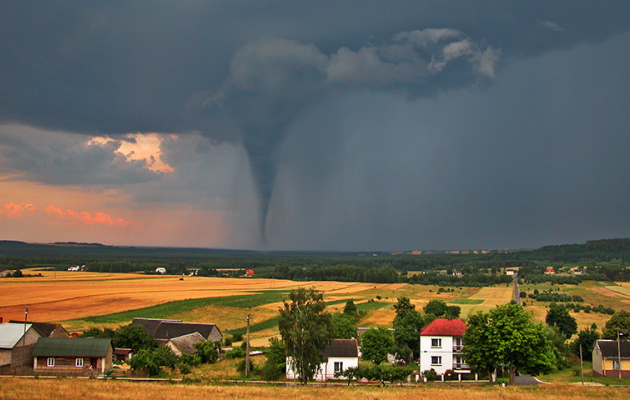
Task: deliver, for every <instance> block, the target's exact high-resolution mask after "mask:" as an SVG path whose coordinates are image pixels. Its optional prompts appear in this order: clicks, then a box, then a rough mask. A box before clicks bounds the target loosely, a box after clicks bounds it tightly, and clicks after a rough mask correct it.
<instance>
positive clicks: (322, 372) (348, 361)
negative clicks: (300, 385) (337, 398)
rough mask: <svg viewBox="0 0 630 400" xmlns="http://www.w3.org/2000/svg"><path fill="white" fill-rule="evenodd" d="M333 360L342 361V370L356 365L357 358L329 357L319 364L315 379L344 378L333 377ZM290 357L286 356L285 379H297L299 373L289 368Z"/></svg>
mask: <svg viewBox="0 0 630 400" xmlns="http://www.w3.org/2000/svg"><path fill="white" fill-rule="evenodd" d="M335 362H342V363H343V371H345V370H347V369H348V368H350V367H358V366H359V359H358V358H357V357H330V358H329V359H328V362H326V363H322V364H321V365H320V366H319V371H318V372H317V373H316V374H315V377H314V379H315V380H316V381H326V380H329V379H346V378H344V377H339V378H335ZM291 363H292V358H291V357H287V379H298V377H299V374H294V373H293V370H292V369H291V366H292V364H291Z"/></svg>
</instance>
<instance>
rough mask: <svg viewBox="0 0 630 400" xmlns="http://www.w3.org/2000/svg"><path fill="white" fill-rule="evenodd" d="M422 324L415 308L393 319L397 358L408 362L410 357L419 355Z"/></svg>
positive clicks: (421, 319)
mask: <svg viewBox="0 0 630 400" xmlns="http://www.w3.org/2000/svg"><path fill="white" fill-rule="evenodd" d="M423 326H424V319H423V318H422V315H421V314H420V313H419V312H418V311H416V310H410V311H408V312H407V313H406V314H405V316H404V317H402V318H399V319H396V318H395V319H394V341H395V342H396V356H397V357H398V359H400V360H406V361H407V362H409V361H411V358H412V357H416V358H418V357H420V349H419V345H420V343H419V342H420V330H421V329H422V327H423Z"/></svg>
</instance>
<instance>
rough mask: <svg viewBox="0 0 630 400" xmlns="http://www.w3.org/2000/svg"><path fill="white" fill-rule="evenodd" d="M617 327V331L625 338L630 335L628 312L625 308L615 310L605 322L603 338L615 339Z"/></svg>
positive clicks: (629, 313) (629, 316)
mask: <svg viewBox="0 0 630 400" xmlns="http://www.w3.org/2000/svg"><path fill="white" fill-rule="evenodd" d="M617 328H619V332H620V333H621V334H622V335H624V336H625V337H626V338H627V337H630V312H628V311H625V310H623V311H617V312H616V313H615V315H613V316H612V317H611V318H610V319H609V320H608V322H606V325H605V326H604V329H603V333H604V335H603V338H604V339H609V340H617Z"/></svg>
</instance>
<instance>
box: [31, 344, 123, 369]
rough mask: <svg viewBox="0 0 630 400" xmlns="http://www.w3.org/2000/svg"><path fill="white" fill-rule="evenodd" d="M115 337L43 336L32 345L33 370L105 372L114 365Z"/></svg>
mask: <svg viewBox="0 0 630 400" xmlns="http://www.w3.org/2000/svg"><path fill="white" fill-rule="evenodd" d="M112 355H113V349H112V340H111V339H99V338H84V339H74V338H40V339H39V340H38V341H37V343H36V344H35V348H34V349H33V371H34V372H35V373H36V374H45V375H76V376H96V375H103V374H105V373H107V372H108V371H110V370H111V369H112V365H113V364H112Z"/></svg>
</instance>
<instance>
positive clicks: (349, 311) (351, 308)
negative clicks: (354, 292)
mask: <svg viewBox="0 0 630 400" xmlns="http://www.w3.org/2000/svg"><path fill="white" fill-rule="evenodd" d="M343 313H344V314H345V315H349V316H351V317H352V318H354V319H356V318H357V317H358V310H357V306H356V305H355V304H354V301H352V300H348V301H347V302H346V305H345V307H344V308H343Z"/></svg>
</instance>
